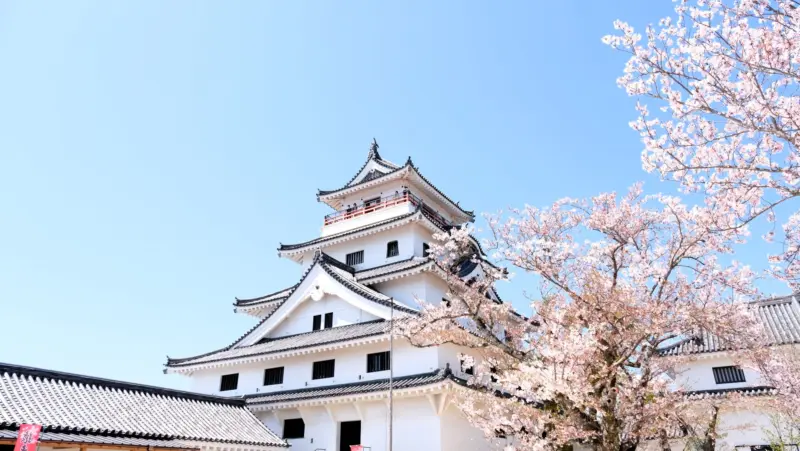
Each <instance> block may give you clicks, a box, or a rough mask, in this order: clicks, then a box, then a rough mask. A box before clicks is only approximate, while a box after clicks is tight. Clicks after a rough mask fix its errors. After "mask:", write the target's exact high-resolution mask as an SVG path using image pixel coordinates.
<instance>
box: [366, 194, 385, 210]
mask: <svg viewBox="0 0 800 451" xmlns="http://www.w3.org/2000/svg"><path fill="white" fill-rule="evenodd" d="M381 200H382V199H381V196H378V197H373V198H371V199H367V200H365V201H364V208H369V207H372V206H374V205H380V204H381Z"/></svg>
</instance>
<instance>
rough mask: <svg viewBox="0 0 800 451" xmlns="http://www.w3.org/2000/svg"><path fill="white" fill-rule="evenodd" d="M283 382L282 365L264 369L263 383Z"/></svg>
mask: <svg viewBox="0 0 800 451" xmlns="http://www.w3.org/2000/svg"><path fill="white" fill-rule="evenodd" d="M282 383H283V367H282V366H281V367H278V368H267V369H266V370H264V385H280V384H282Z"/></svg>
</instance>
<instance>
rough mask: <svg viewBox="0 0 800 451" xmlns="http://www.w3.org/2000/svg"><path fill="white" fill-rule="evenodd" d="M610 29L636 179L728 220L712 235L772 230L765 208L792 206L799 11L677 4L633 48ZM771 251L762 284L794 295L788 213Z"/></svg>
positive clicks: (758, 1)
mask: <svg viewBox="0 0 800 451" xmlns="http://www.w3.org/2000/svg"><path fill="white" fill-rule="evenodd" d="M614 27H615V28H616V29H617V30H619V32H618V33H617V34H615V35H609V36H606V37H604V38H603V41H604V42H605V43H607V44H609V45H610V46H612V47H614V48H616V49H619V50H621V51H624V52H627V53H629V54H630V59H629V60H628V62H627V64H626V66H625V70H624V74H623V75H622V76H621V77H620V78H619V79H618V83H619V85H620V86H621V87H623V88H624V89H625V90H626V91H627V93H628V94H629V95H631V96H636V97H638V98H639V102H640V103H639V104H638V106H637V110H638V112H639V117H638V118H637V119H636V120H634V121H633V122H631V127H632V128H633V129H634V130H636V131H638V132H639V134H640V135H641V138H642V142H643V143H644V150H643V152H642V163H643V166H644V168H645V169H646V170H648V171H655V172H657V173H659V174H661V176H662V177H663V178H664V179H666V180H674V181H677V182H679V183H680V185H681V187H682V188H683V189H684V190H685V191H687V192H699V193H703V194H705V195H706V199H707V204H708V206H710V207H711V208H714V209H725V210H726V211H728V212H730V213H731V216H730V217H721V218H719V219H720V222H719V223H718V224H716V227H717V228H718V229H722V230H725V229H728V228H742V229H746V227H747V226H748V224H750V223H751V221H752V220H753V219H755V218H758V217H764V216H766V215H770V217H769V218H767V219H768V220H774V217H773V216H771V215H773V214H774V213H773V210H774V208H775V207H777V206H778V205H781V204H785V203H787V202H788V201H791V200H794V199H795V198H797V197H798V195H800V186H798V182H800V151H798V144H800V135H799V134H798V130H799V129H800V92H798V89H800V4H798V2H797V1H796V0H736V1H733V2H723V1H720V0H698V1H696V2H688V1H685V0H684V1H680V2H678V3H677V6H676V7H675V16H674V17H667V18H664V19H662V20H661V21H660V22H659V23H658V25H657V26H648V27H647V28H646V29H645V31H644V37H643V36H642V35H641V34H639V33H637V32H636V31H635V30H634V29H633V27H631V26H630V25H629V24H627V23H625V22H622V21H617V22H615V24H614ZM643 38H644V39H643ZM794 208H795V210H796V207H794ZM790 214H791V213H790ZM773 237H774V232H770V233H768V234H767V236H766V237H765V238H767V239H768V240H772V239H773ZM782 240H783V243H784V248H783V251H782V252H781V253H780V254H778V255H774V256H772V257H771V259H770V261H771V262H772V264H773V266H772V272H773V273H774V275H776V276H777V277H779V278H781V279H783V280H786V281H787V282H789V283H790V284H791V285H792V286H793V288H794V289H798V288H799V287H800V261H798V253H800V213H797V212H795V213H794V214H791V216H790V218H789V219H788V221H787V222H786V223H785V224H784V226H783V238H782Z"/></svg>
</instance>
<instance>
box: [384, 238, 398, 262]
mask: <svg viewBox="0 0 800 451" xmlns="http://www.w3.org/2000/svg"><path fill="white" fill-rule="evenodd" d="M398 255H400V245H399V244H397V241H389V244H387V245H386V258H389V257H397V256H398Z"/></svg>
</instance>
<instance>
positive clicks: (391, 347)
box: [388, 298, 394, 451]
mask: <svg viewBox="0 0 800 451" xmlns="http://www.w3.org/2000/svg"><path fill="white" fill-rule="evenodd" d="M389 300H390V302H391V304H392V305H391V313H390V316H389V332H390V335H389V449H388V451H392V423H393V422H394V416H393V412H392V407H394V387H393V382H394V298H390V299H389Z"/></svg>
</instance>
